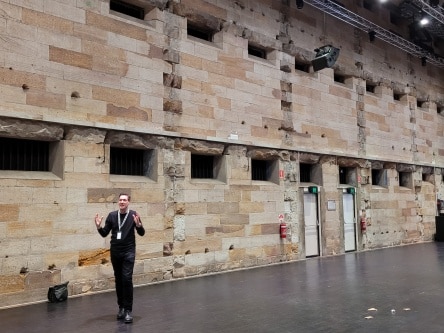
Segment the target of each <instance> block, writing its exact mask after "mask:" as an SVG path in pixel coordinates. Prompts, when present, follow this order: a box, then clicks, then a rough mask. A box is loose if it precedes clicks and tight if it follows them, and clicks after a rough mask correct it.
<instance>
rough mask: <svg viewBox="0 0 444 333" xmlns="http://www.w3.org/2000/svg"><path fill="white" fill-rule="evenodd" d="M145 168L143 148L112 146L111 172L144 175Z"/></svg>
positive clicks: (113, 173) (114, 173)
mask: <svg viewBox="0 0 444 333" xmlns="http://www.w3.org/2000/svg"><path fill="white" fill-rule="evenodd" d="M144 170H145V168H144V151H143V150H141V149H128V148H115V147H111V155H110V174H112V175H128V176H143V175H144V174H145V172H144Z"/></svg>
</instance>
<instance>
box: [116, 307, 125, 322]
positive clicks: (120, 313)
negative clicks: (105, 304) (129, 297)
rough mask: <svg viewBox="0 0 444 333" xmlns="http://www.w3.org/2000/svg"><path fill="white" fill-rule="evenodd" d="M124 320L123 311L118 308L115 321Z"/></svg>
mask: <svg viewBox="0 0 444 333" xmlns="http://www.w3.org/2000/svg"><path fill="white" fill-rule="evenodd" d="M124 318H125V309H124V308H119V312H118V313H117V320H122V319H124Z"/></svg>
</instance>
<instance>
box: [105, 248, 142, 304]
mask: <svg viewBox="0 0 444 333" xmlns="http://www.w3.org/2000/svg"><path fill="white" fill-rule="evenodd" d="M135 258H136V253H135V250H130V251H123V252H118V251H113V250H111V263H112V264H113V269H114V278H115V281H116V294H117V304H118V305H119V308H124V309H125V310H129V311H132V310H133V270H134V261H135Z"/></svg>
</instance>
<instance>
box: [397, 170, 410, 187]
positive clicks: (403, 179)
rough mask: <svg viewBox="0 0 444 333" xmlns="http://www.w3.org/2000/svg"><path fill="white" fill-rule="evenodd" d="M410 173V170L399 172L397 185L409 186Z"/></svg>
mask: <svg viewBox="0 0 444 333" xmlns="http://www.w3.org/2000/svg"><path fill="white" fill-rule="evenodd" d="M411 177H412V175H411V173H410V172H399V177H398V178H399V186H402V187H410V186H409V185H410V179H411Z"/></svg>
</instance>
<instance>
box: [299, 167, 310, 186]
mask: <svg viewBox="0 0 444 333" xmlns="http://www.w3.org/2000/svg"><path fill="white" fill-rule="evenodd" d="M299 181H300V182H301V183H309V182H311V164H306V163H300V164H299Z"/></svg>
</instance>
